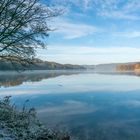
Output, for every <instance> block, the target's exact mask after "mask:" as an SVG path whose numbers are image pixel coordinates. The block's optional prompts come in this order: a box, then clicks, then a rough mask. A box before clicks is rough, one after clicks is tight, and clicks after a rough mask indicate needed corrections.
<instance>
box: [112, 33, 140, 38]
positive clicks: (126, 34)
mask: <svg viewBox="0 0 140 140" xmlns="http://www.w3.org/2000/svg"><path fill="white" fill-rule="evenodd" d="M114 35H115V36H120V37H126V38H138V37H140V31H131V32H118V33H115V34H114Z"/></svg>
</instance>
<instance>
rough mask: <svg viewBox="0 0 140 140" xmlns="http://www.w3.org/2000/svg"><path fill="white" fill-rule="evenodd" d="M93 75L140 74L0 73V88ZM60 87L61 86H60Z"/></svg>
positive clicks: (128, 73) (71, 72)
mask: <svg viewBox="0 0 140 140" xmlns="http://www.w3.org/2000/svg"><path fill="white" fill-rule="evenodd" d="M80 73H82V74H84V73H94V74H103V75H131V76H140V72H138V71H136V72H131V71H130V72H95V71H74V70H73V71H68V70H67V71H65V70H64V71H62V70H61V71H59V70H58V71H57V70H56V71H55V70H54V71H26V72H22V73H18V72H0V87H11V86H18V85H22V84H23V83H24V82H39V81H42V80H43V79H49V78H55V77H58V76H62V75H73V74H80ZM60 86H61V85H60Z"/></svg>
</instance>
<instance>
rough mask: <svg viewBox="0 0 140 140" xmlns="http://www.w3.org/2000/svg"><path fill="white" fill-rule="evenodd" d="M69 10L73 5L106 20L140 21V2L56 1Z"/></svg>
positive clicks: (111, 0)
mask: <svg viewBox="0 0 140 140" xmlns="http://www.w3.org/2000/svg"><path fill="white" fill-rule="evenodd" d="M55 2H57V3H59V4H60V3H61V5H65V6H66V7H67V8H71V5H74V6H77V8H79V7H80V9H81V10H83V11H85V10H89V9H90V10H92V11H91V12H95V13H96V14H97V15H99V16H102V17H104V18H113V19H126V20H140V15H139V12H138V11H139V9H140V1H139V0H55Z"/></svg>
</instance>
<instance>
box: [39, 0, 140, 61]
mask: <svg viewBox="0 0 140 140" xmlns="http://www.w3.org/2000/svg"><path fill="white" fill-rule="evenodd" d="M45 2H46V3H47V4H49V5H51V6H52V5H53V6H54V5H55V6H56V7H59V8H62V9H63V10H64V14H63V15H61V16H59V17H57V18H55V19H52V20H51V21H50V22H49V24H50V26H51V27H52V28H55V29H56V30H55V31H54V32H52V33H50V37H49V38H48V39H47V43H48V47H47V50H46V51H44V50H43V51H42V50H39V56H40V57H42V58H43V59H45V60H48V61H56V62H59V63H72V64H99V63H112V62H133V61H140V56H139V54H140V26H139V25H140V0H46V1H45Z"/></svg>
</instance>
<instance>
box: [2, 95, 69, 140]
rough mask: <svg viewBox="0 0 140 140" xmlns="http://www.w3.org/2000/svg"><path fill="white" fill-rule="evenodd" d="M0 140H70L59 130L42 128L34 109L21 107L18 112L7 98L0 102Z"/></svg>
mask: <svg viewBox="0 0 140 140" xmlns="http://www.w3.org/2000/svg"><path fill="white" fill-rule="evenodd" d="M26 102H27V101H26ZM0 140H70V137H69V135H68V134H67V133H64V132H61V131H60V130H58V131H56V130H55V131H54V130H51V129H48V128H46V127H44V126H43V125H42V124H41V123H40V121H39V120H38V119H37V117H36V111H35V109H34V108H30V109H26V108H25V106H23V108H22V109H21V110H18V109H17V108H16V106H15V105H12V104H11V103H10V97H9V96H7V97H5V98H3V99H1V100H0Z"/></svg>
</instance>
